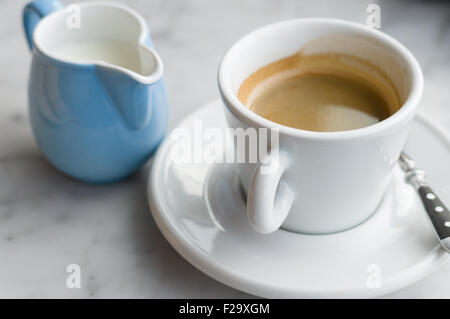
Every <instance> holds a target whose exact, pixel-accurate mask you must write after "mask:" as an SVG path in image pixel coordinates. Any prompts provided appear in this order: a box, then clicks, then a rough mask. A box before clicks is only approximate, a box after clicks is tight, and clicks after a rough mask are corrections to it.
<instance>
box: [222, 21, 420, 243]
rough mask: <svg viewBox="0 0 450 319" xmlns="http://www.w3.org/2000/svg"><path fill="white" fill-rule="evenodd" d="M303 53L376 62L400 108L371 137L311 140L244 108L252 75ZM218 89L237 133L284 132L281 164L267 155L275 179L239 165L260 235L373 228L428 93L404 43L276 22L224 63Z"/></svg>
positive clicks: (342, 24)
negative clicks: (243, 88) (244, 87)
mask: <svg viewBox="0 0 450 319" xmlns="http://www.w3.org/2000/svg"><path fill="white" fill-rule="evenodd" d="M300 49H302V53H303V54H317V53H341V54H350V55H353V56H357V57H359V58H363V59H366V60H369V61H370V62H371V63H372V64H374V65H376V66H378V68H380V69H381V70H382V71H383V72H384V73H385V74H386V75H387V76H388V77H389V78H390V79H391V81H392V82H393V84H394V86H395V87H396V89H397V91H398V93H399V95H400V98H401V101H402V106H401V108H400V109H399V110H398V111H397V112H395V113H394V114H393V115H391V116H390V117H389V118H387V119H385V120H383V121H381V122H379V123H376V124H374V125H371V126H367V127H364V128H360V129H354V130H348V131H339V132H312V131H306V130H300V129H295V128H290V127H286V126H283V125H280V124H277V123H274V122H272V121H270V120H267V119H265V118H263V117H261V116H259V115H257V114H255V113H253V112H252V111H250V110H249V109H248V108H247V107H246V106H245V105H243V104H242V103H241V102H240V101H239V99H238V98H237V96H236V95H237V92H238V90H239V87H240V85H241V84H242V82H243V81H244V80H245V79H246V78H247V77H248V76H249V75H250V74H252V73H253V72H254V71H256V70H257V69H259V68H261V67H263V66H265V65H267V64H269V63H271V62H274V61H277V60H279V59H281V58H284V57H287V56H290V55H292V54H295V53H296V52H298V51H299V50H300ZM218 83H219V90H220V94H221V97H222V99H223V102H224V105H225V115H226V119H227V122H228V125H229V126H230V127H232V128H243V129H244V130H246V129H247V128H270V129H273V128H276V129H278V130H279V144H278V145H276V147H278V151H277V152H276V154H277V156H276V158H275V156H273V155H272V154H275V152H273V153H270V154H269V159H270V160H271V161H272V162H274V161H275V162H276V164H277V165H276V167H277V169H276V170H275V172H273V173H271V174H264V172H262V166H263V165H262V164H261V162H258V163H245V164H239V176H240V179H241V182H242V185H243V187H244V189H245V191H246V192H247V213H248V218H249V221H250V224H251V226H252V227H253V228H254V229H255V230H256V231H258V232H260V233H271V232H273V231H275V230H277V229H278V228H280V227H282V228H283V229H286V230H290V231H294V232H300V233H310V234H326V233H333V232H338V231H342V230H345V229H348V228H351V227H354V226H356V225H358V224H360V223H362V222H364V221H365V220H367V219H368V218H369V217H370V216H371V215H372V214H373V213H374V212H375V211H376V209H377V207H378V205H379V204H380V202H381V200H382V198H383V195H384V193H385V190H386V187H387V184H388V182H389V179H390V177H391V174H392V172H393V168H394V166H395V164H396V162H397V159H398V157H399V154H400V152H401V150H402V148H403V145H404V142H405V140H406V137H407V134H408V131H409V128H410V125H411V123H412V119H413V117H414V115H415V112H416V109H417V106H418V104H419V101H420V98H421V95H422V89H423V77H422V72H421V70H420V66H419V64H418V63H417V61H416V59H415V58H414V57H413V55H412V54H411V53H410V52H409V51H408V50H407V49H406V48H405V47H404V46H403V45H401V44H400V43H399V42H397V41H396V40H394V39H393V38H391V37H389V36H388V35H386V34H384V33H382V32H380V31H377V30H374V29H370V28H367V27H365V26H363V25H360V24H356V23H351V22H347V21H342V20H334V19H322V18H313V19H310V18H308V19H298V20H291V21H285V22H281V23H276V24H273V25H269V26H266V27H263V28H261V29H258V30H256V31H254V32H252V33H250V34H248V35H246V36H244V37H243V38H242V39H240V40H239V41H237V42H236V43H235V44H234V45H233V46H232V47H231V48H230V49H229V50H228V52H227V53H226V54H225V56H224V58H223V60H222V62H221V64H220V66H219V71H218ZM271 147H272V148H273V147H274V145H270V141H269V149H270V148H271ZM240 151H242V150H239V149H238V150H237V152H240ZM246 151H248V150H246ZM271 156H272V157H273V158H270V157H271Z"/></svg>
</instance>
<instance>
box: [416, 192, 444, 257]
mask: <svg viewBox="0 0 450 319" xmlns="http://www.w3.org/2000/svg"><path fill="white" fill-rule="evenodd" d="M417 191H418V193H419V195H420V198H421V199H422V203H423V206H424V208H425V210H426V211H427V214H428V217H429V218H430V221H431V223H432V224H433V228H434V230H435V232H436V235H437V237H438V238H439V241H440V242H441V245H442V247H444V248H445V250H447V252H450V211H449V210H448V208H447V207H446V206H445V205H444V203H443V202H442V201H441V200H440V199H439V197H438V196H437V195H436V193H434V192H433V190H432V189H431V188H430V187H429V186H428V185H422V186H419V187H418V188H417Z"/></svg>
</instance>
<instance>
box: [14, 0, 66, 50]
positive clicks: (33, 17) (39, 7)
mask: <svg viewBox="0 0 450 319" xmlns="http://www.w3.org/2000/svg"><path fill="white" fill-rule="evenodd" d="M62 7H63V6H62V4H61V3H60V2H59V1H57V0H34V1H31V2H30V3H28V4H27V5H26V6H25V7H24V8H23V14H22V18H23V30H24V32H25V37H26V39H27V43H28V47H29V48H30V50H31V49H33V31H34V28H35V27H36V25H37V24H38V23H39V21H40V20H41V19H42V18H43V17H44V16H46V15H47V14H49V13H51V12H53V11H56V10H59V9H61V8H62Z"/></svg>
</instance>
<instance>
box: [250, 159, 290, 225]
mask: <svg viewBox="0 0 450 319" xmlns="http://www.w3.org/2000/svg"><path fill="white" fill-rule="evenodd" d="M290 162H291V161H290V156H289V155H288V154H287V153H286V152H283V151H279V152H277V154H272V153H269V154H268V155H267V158H265V159H264V160H263V161H260V162H259V163H258V164H257V167H256V169H255V172H254V173H253V176H252V179H251V182H250V187H249V192H248V197H247V215H248V219H249V222H250V225H251V226H252V227H253V229H255V230H256V231H257V232H259V233H262V234H269V233H272V232H274V231H276V230H277V229H278V228H280V226H281V224H283V222H284V220H285V219H286V217H287V215H288V213H289V211H290V209H291V206H292V203H293V202H294V198H295V194H294V191H293V190H292V189H291V188H290V186H289V185H288V184H287V183H286V182H284V181H283V180H282V176H283V173H284V172H285V171H286V170H287V169H288V168H289V166H290ZM263 163H270V165H274V166H272V167H271V169H268V167H267V166H264V164H263Z"/></svg>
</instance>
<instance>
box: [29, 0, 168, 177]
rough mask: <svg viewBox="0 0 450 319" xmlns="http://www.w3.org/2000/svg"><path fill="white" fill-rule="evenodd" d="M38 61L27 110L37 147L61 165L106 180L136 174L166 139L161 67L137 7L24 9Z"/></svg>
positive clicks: (45, 2)
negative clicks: (134, 9)
mask: <svg viewBox="0 0 450 319" xmlns="http://www.w3.org/2000/svg"><path fill="white" fill-rule="evenodd" d="M23 22H24V30H25V35H26V38H27V41H28V44H29V46H30V48H31V49H32V53H33V58H32V64H31V72H30V77H29V87H28V103H29V115H30V120H31V125H32V129H33V134H34V136H35V138H36V141H37V144H38V145H39V148H40V149H41V150H42V152H43V153H44V154H45V156H46V157H47V159H48V160H49V161H50V162H51V163H52V164H53V165H54V166H56V167H57V168H58V169H60V170H61V171H63V172H65V173H66V174H68V175H71V176H73V177H75V178H77V179H80V180H82V181H87V182H95V183H107V182H113V181H117V180H120V179H122V178H124V177H126V176H128V175H130V174H131V173H133V172H134V171H136V170H137V169H138V168H139V167H140V166H141V165H142V164H143V163H145V161H146V160H147V159H148V157H149V156H150V155H151V154H152V152H153V151H154V150H155V149H156V148H157V146H158V145H159V143H160V142H161V140H162V139H163V138H164V135H165V131H166V128H167V116H168V110H167V108H168V106H167V95H166V90H165V85H164V80H163V64H162V61H161V59H160V57H159V56H158V54H157V53H156V52H155V51H154V48H153V45H152V42H151V39H150V34H149V30H148V26H147V24H146V23H145V21H144V19H143V18H142V17H141V16H140V15H139V14H137V13H136V12H135V11H133V10H131V9H129V8H127V7H124V6H121V5H117V4H111V3H106V2H101V3H82V4H76V5H70V6H69V7H67V8H63V7H62V6H61V4H60V3H59V2H57V1H53V0H38V1H32V2H30V3H29V4H28V5H27V6H26V7H25V8H24V12H23Z"/></svg>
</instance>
